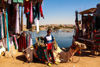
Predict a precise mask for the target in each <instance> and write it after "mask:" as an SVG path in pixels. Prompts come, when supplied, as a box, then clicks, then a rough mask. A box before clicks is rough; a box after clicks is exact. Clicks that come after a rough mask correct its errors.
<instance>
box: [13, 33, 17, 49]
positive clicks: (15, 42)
mask: <svg viewBox="0 0 100 67" xmlns="http://www.w3.org/2000/svg"><path fill="white" fill-rule="evenodd" d="M13 41H14V45H15V49H18V42H17V39H16V36H15V35H14V36H13Z"/></svg>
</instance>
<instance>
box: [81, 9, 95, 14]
mask: <svg viewBox="0 0 100 67" xmlns="http://www.w3.org/2000/svg"><path fill="white" fill-rule="evenodd" d="M95 12H96V8H90V9H87V10H84V11H81V12H79V14H93V13H95Z"/></svg>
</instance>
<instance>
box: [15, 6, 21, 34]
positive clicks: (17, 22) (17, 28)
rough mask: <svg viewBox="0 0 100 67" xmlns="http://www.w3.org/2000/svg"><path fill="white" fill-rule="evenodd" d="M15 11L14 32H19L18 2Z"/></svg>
mask: <svg viewBox="0 0 100 67" xmlns="http://www.w3.org/2000/svg"><path fill="white" fill-rule="evenodd" d="M16 9H17V13H16V28H15V33H19V32H20V30H19V4H17V5H16Z"/></svg>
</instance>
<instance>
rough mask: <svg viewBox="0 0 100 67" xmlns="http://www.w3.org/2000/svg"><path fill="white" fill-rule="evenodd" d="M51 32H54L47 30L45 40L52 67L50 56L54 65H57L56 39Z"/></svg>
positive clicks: (48, 59)
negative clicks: (54, 51)
mask: <svg viewBox="0 0 100 67" xmlns="http://www.w3.org/2000/svg"><path fill="white" fill-rule="evenodd" d="M51 32H52V30H51V29H48V30H47V35H46V36H45V38H44V42H45V45H46V48H47V61H48V65H49V66H51V63H50V56H51V58H52V60H53V63H55V64H57V63H56V62H55V59H54V55H53V48H54V47H53V46H54V37H53V35H51Z"/></svg>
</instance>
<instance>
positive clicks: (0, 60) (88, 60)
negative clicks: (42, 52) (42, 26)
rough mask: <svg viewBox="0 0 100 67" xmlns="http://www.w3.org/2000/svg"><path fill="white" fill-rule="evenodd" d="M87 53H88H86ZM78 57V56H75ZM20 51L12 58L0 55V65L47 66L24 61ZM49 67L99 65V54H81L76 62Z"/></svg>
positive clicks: (0, 66) (17, 66)
mask: <svg viewBox="0 0 100 67" xmlns="http://www.w3.org/2000/svg"><path fill="white" fill-rule="evenodd" d="M88 54H89V53H88ZM77 58H79V56H78V57H77ZM24 61H25V58H24V57H23V56H22V53H18V54H17V55H16V56H15V57H13V58H7V57H0V67H48V66H47V65H46V64H41V63H26V62H24ZM51 67H100V56H89V55H85V56H84V55H83V56H81V57H80V61H79V62H78V63H72V62H68V63H59V64H58V65H55V64H52V66H51Z"/></svg>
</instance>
